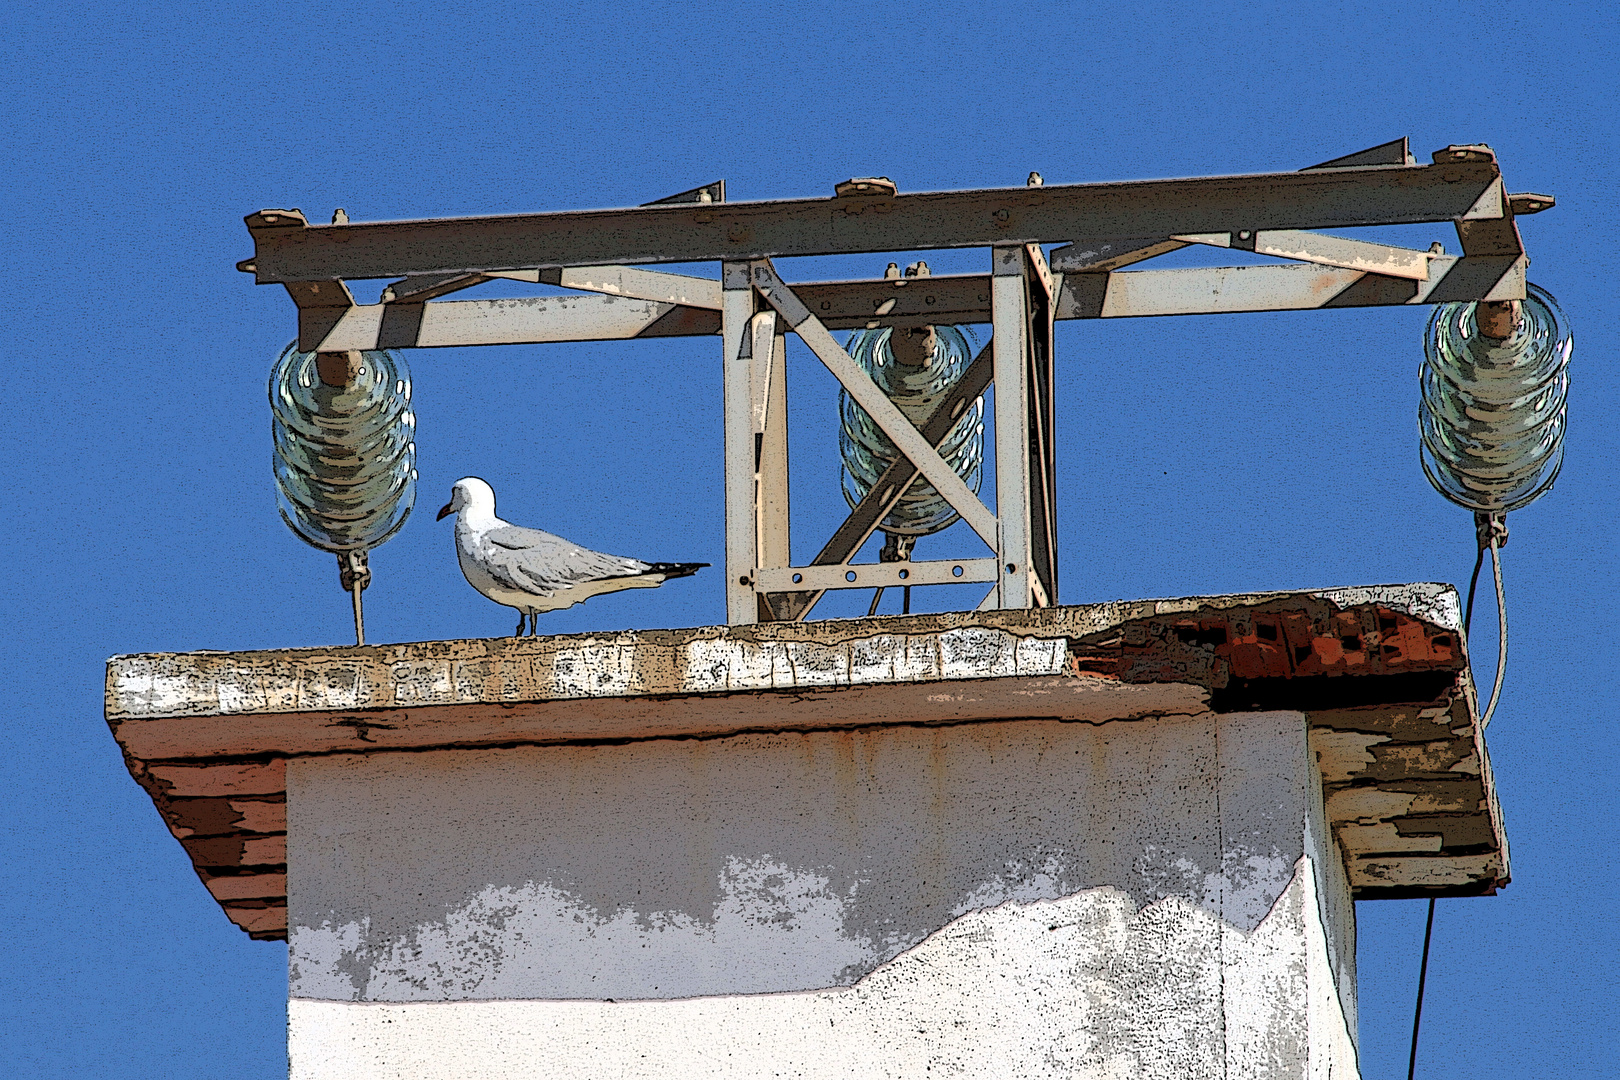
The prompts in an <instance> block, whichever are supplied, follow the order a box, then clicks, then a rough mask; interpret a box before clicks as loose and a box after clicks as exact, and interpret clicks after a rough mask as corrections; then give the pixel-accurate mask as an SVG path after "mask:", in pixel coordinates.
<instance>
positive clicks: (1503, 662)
mask: <svg viewBox="0 0 1620 1080" xmlns="http://www.w3.org/2000/svg"><path fill="white" fill-rule="evenodd" d="M1487 549H1489V550H1490V553H1491V576H1492V577H1493V578H1494V579H1495V581H1496V621H1497V646H1496V680H1495V684H1494V685H1493V686H1492V687H1491V700H1490V704H1489V705H1487V706H1486V707H1485V714H1484V715H1483V716H1482V717H1481V718H1480V721H1479V730H1480V731H1482V732H1483V731H1484V730H1485V725H1487V724H1489V723H1490V722H1491V714H1492V713H1494V712H1495V711H1496V703H1497V701H1498V700H1500V699H1501V695H1502V673H1503V672H1504V671H1505V670H1506V669H1507V603H1506V601H1505V600H1504V593H1503V589H1502V555H1501V547H1500V536H1499V535H1498V534H1497V533H1496V532H1495V531H1492V532H1491V533H1490V534H1489V535H1488V538H1487V540H1486V543H1484V544H1482V545H1481V546H1480V549H1479V554H1478V555H1477V556H1475V558H1474V572H1473V573H1472V574H1470V575H1469V576H1468V603H1467V605H1466V606H1465V607H1464V608H1463V636H1464V637H1465V638H1466V637H1467V636H1468V632H1469V630H1470V629H1472V627H1473V625H1474V592H1475V590H1476V589H1478V587H1479V572H1480V570H1481V568H1483V567H1484V565H1485V552H1486V550H1487ZM1433 938H1434V897H1432V896H1431V897H1429V917H1428V919H1427V920H1426V921H1425V922H1424V924H1423V961H1422V963H1421V964H1420V965H1419V966H1418V989H1417V1007H1416V1008H1415V1009H1413V1011H1412V1053H1411V1055H1410V1056H1409V1057H1408V1058H1407V1061H1406V1080H1413V1077H1414V1075H1415V1074H1416V1072H1417V1048H1418V1028H1419V1027H1420V1026H1421V1025H1422V1023H1423V989H1424V986H1425V984H1426V983H1427V982H1428V979H1429V943H1430V941H1432V940H1433Z"/></svg>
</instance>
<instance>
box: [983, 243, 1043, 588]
mask: <svg viewBox="0 0 1620 1080" xmlns="http://www.w3.org/2000/svg"><path fill="white" fill-rule="evenodd" d="M1025 259H1026V256H1025V253H1024V248H1023V245H1015V246H1007V247H998V248H996V249H995V250H994V251H993V252H992V254H991V267H992V271H991V278H990V307H991V313H992V316H993V320H994V323H995V330H994V332H993V336H992V337H991V339H990V347H991V351H992V354H993V355H994V357H995V384H996V394H995V412H996V421H995V439H996V526H997V533H996V545H995V546H996V554H997V556H998V557H999V558H1000V560H1001V573H1000V574H999V575H998V580H999V582H1000V585H999V586H998V588H999V589H1000V594H999V596H998V597H997V603H996V606H998V607H1003V608H1027V607H1034V606H1035V605H1034V604H1033V603H1032V602H1031V600H1032V594H1031V591H1030V576H1031V575H1030V549H1031V541H1030V500H1031V492H1030V465H1031V462H1030V459H1029V453H1028V450H1029V446H1028V437H1029V412H1030V402H1031V395H1030V364H1029V350H1030V326H1029V315H1028V311H1029V292H1028V282H1027V281H1026V280H1025Z"/></svg>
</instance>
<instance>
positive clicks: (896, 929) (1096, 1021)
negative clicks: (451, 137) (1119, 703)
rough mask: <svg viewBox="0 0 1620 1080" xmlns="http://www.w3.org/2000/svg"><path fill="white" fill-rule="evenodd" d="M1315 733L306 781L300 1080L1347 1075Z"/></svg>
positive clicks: (1340, 925) (296, 1065) (1049, 736)
mask: <svg viewBox="0 0 1620 1080" xmlns="http://www.w3.org/2000/svg"><path fill="white" fill-rule="evenodd" d="M1317 777H1318V773H1317V768H1316V764H1315V762H1314V760H1313V759H1312V756H1311V754H1310V752H1309V749H1308V746H1307V743H1306V732H1305V723H1304V718H1303V717H1302V716H1301V715H1300V714H1298V713H1265V714H1253V713H1251V714H1237V715H1228V716H1215V715H1212V714H1203V715H1200V716H1174V717H1160V718H1151V719H1145V720H1135V721H1118V722H1112V723H1107V724H1100V725H1094V724H1087V723H1062V722H1057V721H1041V720H1026V721H1007V722H999V723H985V724H970V725H962V726H957V727H947V728H921V727H888V728H872V729H865V730H862V731H858V732H815V733H805V734H780V735H755V736H741V737H735V738H726V739H712V740H649V741H645V742H638V743H631V744H626V745H619V746H600V747H551V748H512V749H504V750H493V751H436V752H430V753H395V754H372V755H368V756H348V755H343V756H334V757H329V758H301V759H295V760H293V761H292V762H290V764H289V768H288V829H289V838H288V839H289V843H288V867H289V901H290V945H291V970H290V976H291V991H292V996H293V1001H292V1003H291V1005H290V1014H289V1035H290V1048H291V1054H292V1060H293V1073H294V1075H295V1076H297V1077H309V1078H314V1077H328V1076H330V1077H338V1076H342V1077H440V1076H444V1077H449V1076H457V1077H490V1078H495V1077H501V1078H506V1077H528V1076H548V1077H551V1076H555V1077H574V1076H578V1077H586V1076H591V1077H610V1076H611V1077H620V1076H623V1077H630V1076H638V1077H639V1076H646V1077H652V1076H804V1077H811V1076H815V1077H822V1076H827V1077H833V1076H839V1077H843V1076H850V1077H854V1076H863V1077H866V1076H924V1075H929V1076H933V1075H947V1076H948V1075H953V1074H955V1075H974V1076H996V1077H1002V1076H1008V1077H1012V1076H1052V1075H1075V1076H1097V1077H1138V1076H1141V1077H1148V1076H1152V1077H1158V1076H1166V1077H1168V1076H1177V1077H1180V1076H1196V1077H1202V1076H1211V1077H1214V1076H1227V1075H1230V1076H1240V1075H1241V1076H1246V1077H1247V1076H1278V1077H1282V1076H1289V1077H1293V1076H1318V1077H1327V1076H1329V1075H1330V1070H1331V1075H1332V1076H1336V1077H1340V1078H1348V1077H1352V1076H1354V1075H1355V1066H1354V1049H1353V1046H1352V1033H1353V1031H1354V971H1353V957H1354V936H1353V935H1354V929H1353V913H1352V908H1351V904H1350V901H1349V895H1348V890H1347V887H1346V885H1345V881H1344V875H1343V868H1342V866H1341V865H1340V862H1339V859H1338V857H1337V854H1336V852H1335V851H1334V850H1333V848H1332V843H1331V841H1330V840H1328V839H1327V838H1326V830H1325V826H1324V824H1323V821H1322V814H1321V795H1320V790H1319V781H1318V779H1317Z"/></svg>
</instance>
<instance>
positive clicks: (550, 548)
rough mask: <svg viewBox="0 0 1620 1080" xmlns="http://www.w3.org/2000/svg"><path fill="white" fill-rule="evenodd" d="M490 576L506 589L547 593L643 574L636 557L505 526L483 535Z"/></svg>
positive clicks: (644, 569)
mask: <svg viewBox="0 0 1620 1080" xmlns="http://www.w3.org/2000/svg"><path fill="white" fill-rule="evenodd" d="M484 539H485V540H487V541H488V547H487V549H486V560H485V561H486V563H487V564H488V565H487V569H488V570H489V572H490V575H491V576H492V577H494V578H495V579H496V580H497V581H499V582H501V583H502V584H503V585H506V586H507V587H509V588H514V589H519V590H522V591H525V592H539V593H546V594H550V593H553V592H555V591H556V590H558V589H566V588H570V587H572V586H574V585H578V584H581V583H583V582H587V581H600V580H602V579H603V578H613V577H627V576H631V575H635V574H643V573H646V572H647V570H648V569H650V567H649V564H647V563H644V562H642V561H641V560H639V559H627V558H624V557H623V556H619V555H607V554H604V553H603V552H600V551H592V550H591V549H590V548H584V547H580V546H579V545H578V544H575V543H571V542H570V541H568V540H564V539H563V538H562V537H560V536H554V535H552V534H551V533H548V532H542V531H541V530H539V529H525V528H523V527H522V526H519V525H506V526H503V527H501V528H498V529H491V530H490V531H489V532H487V533H485V534H484Z"/></svg>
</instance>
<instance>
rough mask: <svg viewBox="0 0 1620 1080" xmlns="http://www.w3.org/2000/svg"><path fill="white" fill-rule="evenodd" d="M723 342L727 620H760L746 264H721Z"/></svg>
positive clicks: (750, 298)
mask: <svg viewBox="0 0 1620 1080" xmlns="http://www.w3.org/2000/svg"><path fill="white" fill-rule="evenodd" d="M720 283H721V290H722V291H721V315H720V317H721V322H720V332H721V339H722V341H723V342H724V349H725V358H724V381H725V393H724V417H725V440H726V448H725V463H726V622H727V623H728V624H729V625H732V626H739V625H742V624H744V623H754V622H758V621H759V601H758V600H757V599H756V598H755V593H754V582H753V572H754V567H756V566H758V565H759V561H758V550H757V546H756V545H757V524H756V514H755V506H756V504H755V500H754V468H755V460H756V457H755V445H754V398H753V372H752V368H753V364H752V362H751V359H750V357H751V354H752V352H753V342H752V340H751V334H750V329H751V325H750V324H751V322H752V320H753V317H754V311H755V309H756V307H757V303H756V301H755V299H754V286H753V283H752V282H751V281H750V280H749V272H748V264H747V263H746V262H726V263H722V264H721V267H720Z"/></svg>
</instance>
